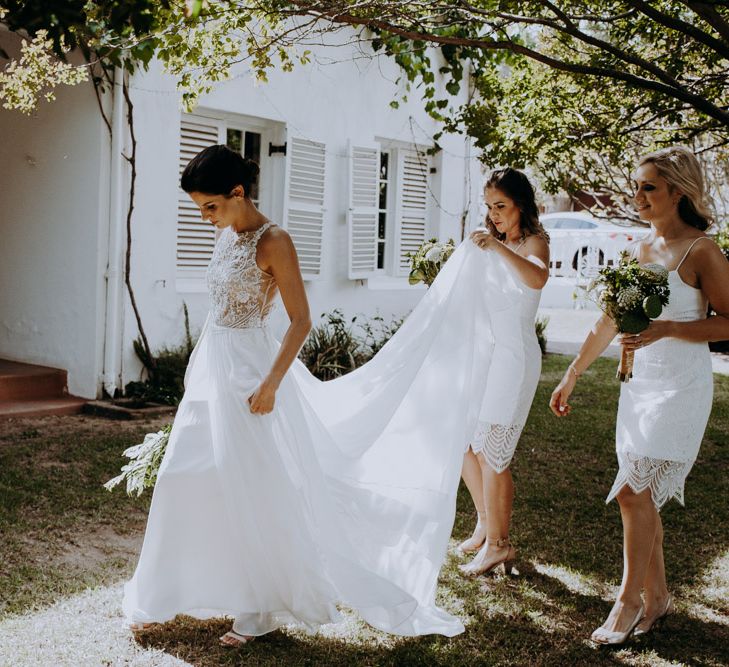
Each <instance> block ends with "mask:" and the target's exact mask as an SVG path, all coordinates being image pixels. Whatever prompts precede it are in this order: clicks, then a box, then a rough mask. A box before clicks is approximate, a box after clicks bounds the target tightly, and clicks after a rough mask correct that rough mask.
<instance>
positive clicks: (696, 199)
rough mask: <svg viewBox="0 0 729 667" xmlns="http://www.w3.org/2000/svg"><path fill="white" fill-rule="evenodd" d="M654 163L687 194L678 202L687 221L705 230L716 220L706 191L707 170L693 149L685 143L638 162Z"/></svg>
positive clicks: (681, 214)
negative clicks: (705, 174)
mask: <svg viewBox="0 0 729 667" xmlns="http://www.w3.org/2000/svg"><path fill="white" fill-rule="evenodd" d="M649 163H650V164H653V165H655V167H656V169H657V170H658V173H659V175H660V176H662V177H663V178H665V179H666V181H667V182H668V185H669V187H670V188H671V190H678V191H679V192H681V194H682V195H683V196H682V197H681V199H680V200H679V202H678V214H679V216H681V220H683V221H684V222H685V223H686V224H687V225H691V226H692V227H696V228H697V229H700V230H701V231H704V230H705V229H707V228H708V227H709V226H710V225H711V224H712V223H713V221H714V217H713V215H712V213H711V205H710V204H709V201H708V197H707V195H706V186H705V183H704V172H703V170H702V169H701V165H700V164H699V161H698V160H697V159H696V156H695V155H694V154H693V152H692V151H691V150H690V149H688V148H686V147H685V146H671V147H669V148H662V149H661V150H659V151H655V152H653V153H648V155H644V156H643V157H642V158H641V159H640V162H639V163H638V166H641V165H644V164H649Z"/></svg>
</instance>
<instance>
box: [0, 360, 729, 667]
mask: <svg viewBox="0 0 729 667" xmlns="http://www.w3.org/2000/svg"><path fill="white" fill-rule="evenodd" d="M567 363H568V360H567V358H566V357H561V356H557V355H549V356H547V357H545V362H544V368H543V373H542V381H541V383H540V386H539V390H538V393H537V396H536V399H535V401H534V405H533V408H532V412H531V414H530V418H529V422H528V424H527V427H526V428H525V430H524V433H523V435H522V438H521V442H520V444H519V448H518V450H517V455H516V458H515V461H514V465H513V472H514V478H515V483H516V500H515V506H514V521H513V532H512V538H513V541H514V543H515V545H516V547H517V550H518V555H519V559H518V562H519V565H518V568H519V574H518V575H517V576H514V577H505V576H503V575H496V576H490V577H479V578H476V579H465V578H463V577H462V576H461V575H460V573H459V572H458V569H457V566H458V564H459V563H461V562H462V560H463V559H462V558H461V557H459V556H457V555H456V553H455V551H453V550H452V551H451V553H450V555H449V558H448V560H447V563H446V566H445V567H444V569H443V571H442V576H441V586H440V589H439V599H440V603H441V604H442V605H443V606H444V607H446V608H448V609H449V610H451V611H452V612H454V613H457V614H458V615H459V616H460V617H461V618H463V620H464V622H465V623H466V632H465V633H464V634H462V635H460V636H458V637H455V638H453V639H446V638H443V637H421V638H393V637H389V636H387V635H384V634H382V633H378V632H375V631H372V630H371V629H369V628H368V627H367V626H365V625H364V624H362V623H361V622H359V621H357V620H356V618H355V617H353V616H351V615H347V618H348V622H347V623H346V624H345V625H344V626H342V627H335V628H333V629H332V628H330V629H325V630H324V631H322V632H320V633H319V634H317V635H313V636H309V635H306V634H304V633H303V632H298V631H288V630H287V631H285V632H283V631H280V632H274V633H272V634H271V635H268V636H266V637H264V638H261V639H259V640H257V641H256V642H254V643H253V644H251V645H250V646H248V647H245V648H244V649H242V650H240V651H233V652H231V651H229V650H226V649H223V648H219V647H218V646H217V644H216V638H217V636H218V635H219V634H222V633H223V632H224V631H225V630H227V629H228V626H229V623H228V622H226V621H224V620H214V621H207V622H200V621H195V620H193V619H190V618H184V617H181V618H179V619H178V620H176V621H175V622H173V623H168V624H166V625H164V626H161V627H158V628H155V629H153V630H151V631H149V632H148V633H146V634H145V635H144V636H143V637H141V638H140V640H139V641H140V642H142V643H143V644H145V645H148V646H153V647H155V648H161V649H164V650H166V651H168V652H169V653H171V654H174V655H177V656H178V657H180V658H181V659H183V660H187V661H188V662H190V663H191V664H194V665H196V666H197V667H206V666H212V665H235V664H246V665H347V664H351V665H355V664H357V665H449V666H455V665H530V666H542V665H544V666H546V665H555V666H556V665H560V666H561V665H668V664H675V665H679V664H685V665H707V666H708V665H726V664H728V663H729V507H728V505H727V498H729V475H727V472H728V471H729V470H728V469H729V448H727V446H726V445H727V443H729V377H722V376H716V382H715V398H714V409H713V413H712V416H711V420H710V422H709V428H708V430H707V432H706V437H705V439H704V443H703V445H702V449H701V453H700V455H699V459H698V461H697V463H696V466H695V468H694V470H693V471H692V473H691V475H690V476H689V479H688V481H687V485H686V503H687V507H686V508H685V509H684V508H681V507H680V506H679V505H677V504H676V503H675V502H671V503H669V504H668V505H667V506H666V507H665V508H664V510H663V512H662V517H663V521H664V525H665V528H666V564H667V570H668V578H669V586H670V588H671V589H672V590H673V591H674V592H675V593H676V594H677V598H678V599H677V607H678V612H677V614H676V615H675V616H673V617H671V618H670V619H669V621H668V623H667V624H666V626H665V627H664V629H663V630H661V631H660V632H658V633H655V634H653V635H650V636H648V637H645V638H642V639H639V640H638V639H636V640H633V641H632V642H631V643H630V644H629V645H628V646H627V647H625V648H622V649H618V650H609V649H608V650H606V649H597V648H595V647H594V646H592V645H591V644H590V643H589V642H588V641H587V637H588V636H589V634H590V632H591V631H592V629H593V628H594V627H596V626H597V625H599V624H600V623H601V622H602V620H603V619H604V617H605V615H606V614H607V612H608V611H609V609H610V606H611V602H610V597H611V595H613V594H614V587H615V586H617V584H618V583H619V580H620V575H621V561H622V555H621V526H620V518H619V512H618V508H617V506H616V504H615V503H611V504H610V505H605V502H604V498H605V496H606V494H607V492H608V490H609V488H610V486H611V484H612V481H613V478H614V475H615V470H616V464H615V453H614V445H613V434H614V429H615V414H616V410H617V397H618V390H619V386H618V383H617V382H616V381H615V379H614V373H615V361H613V360H599V361H598V362H596V363H595V364H594V365H593V368H591V369H590V370H589V371H588V372H587V373H586V374H585V375H584V376H583V377H582V378H581V379H580V381H579V384H578V388H577V390H576V393H575V394H574V397H573V399H572V401H571V403H572V405H573V412H572V414H571V415H570V417H569V418H568V419H562V420H558V419H556V418H554V417H553V416H552V415H551V413H550V412H549V410H548V408H547V402H548V397H549V394H550V392H551V391H552V389H553V387H554V386H555V384H556V383H557V381H558V380H559V378H560V377H561V374H562V371H563V370H564V368H565V367H566V365H567ZM686 409H687V410H690V409H691V406H686ZM74 419H75V420H76V421H74V420H73V419H66V421H65V422H63V423H64V424H65V426H64V427H63V428H56V427H54V425H55V424H60V423H61V422H54V421H47V422H45V421H43V420H36V422H34V426H33V427H26V428H24V427H23V425H22V423H20V422H18V423H16V424H15V425H14V426H13V427H7V426H6V427H4V426H3V425H2V424H0V535H2V540H1V541H0V617H2V616H3V615H7V614H12V613H19V612H24V611H28V610H31V609H34V608H38V607H42V606H45V605H48V604H49V603H51V602H53V601H55V600H58V599H61V598H63V597H65V596H67V595H69V594H72V593H74V592H77V591H80V590H82V589H83V588H85V587H88V586H93V585H100V584H107V583H110V582H114V581H119V580H120V579H122V578H124V577H127V576H128V575H129V574H130V572H131V570H132V568H133V566H134V561H135V551H134V547H133V545H134V544H135V542H134V540H138V538H139V534H140V532H141V531H142V530H143V526H144V517H145V512H146V508H147V504H148V501H149V499H148V497H147V498H142V499H130V498H127V497H126V496H125V495H124V494H123V492H121V491H117V492H114V493H109V492H107V491H106V490H104V489H103V488H102V487H101V484H102V483H103V482H104V481H106V480H107V479H108V478H109V477H111V476H112V475H113V474H115V473H116V471H117V470H118V468H119V465H120V464H121V462H122V461H121V459H120V452H121V451H122V449H124V448H125V447H126V446H128V445H129V444H130V443H134V442H137V441H138V440H140V439H141V437H142V436H143V435H144V433H145V432H146V431H148V430H151V429H152V428H153V427H154V428H156V427H157V426H158V425H159V424H158V423H156V424H140V425H127V426H125V427H123V428H122V427H120V426H119V425H117V424H114V423H110V422H106V421H104V420H100V419H89V418H86V419H83V420H79V418H74ZM46 424H47V425H48V426H47V427H46V426H45V425H46ZM69 424H70V426H69ZM473 520H474V513H473V509H472V507H471V505H470V500H469V497H468V494H467V492H466V490H465V488H463V487H462V488H461V490H460V493H459V499H458V512H457V516H456V524H455V528H454V539H453V541H452V544H453V546H455V544H457V542H458V541H460V540H461V539H463V538H465V537H466V536H467V535H468V534H469V533H470V530H471V528H472V524H473ZM99 535H101V536H102V537H104V539H102V540H99V539H97V540H96V542H95V543H94V544H95V545H96V546H95V547H94V550H93V553H94V554H95V555H94V557H93V558H87V559H84V558H78V557H76V558H72V557H70V556H69V554H71V555H72V554H73V552H74V548H75V547H74V544H72V543H71V542H75V543H76V547H78V549H77V551H79V553H81V554H83V553H88V549H86V548H85V547H86V546H87V545H88V543H89V540H92V541H93V539H92V538H94V536H96V537H97V538H98V537H99ZM110 536H112V537H113V536H115V539H114V540H109V539H108V537H110ZM115 540H116V541H115ZM125 540H126V541H125ZM100 542H101V544H100ZM104 544H106V548H104ZM119 544H122V545H125V548H124V549H120V548H118V545H119ZM130 545H132V546H130ZM110 658H113V656H110Z"/></svg>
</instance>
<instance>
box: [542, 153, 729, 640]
mask: <svg viewBox="0 0 729 667" xmlns="http://www.w3.org/2000/svg"><path fill="white" fill-rule="evenodd" d="M635 182H636V194H635V205H636V208H637V210H638V214H639V215H640V217H641V219H642V220H645V221H647V222H650V224H651V232H650V234H649V235H648V236H647V237H646V239H645V240H643V241H641V242H639V243H638V244H636V246H635V247H634V249H633V255H634V256H635V257H636V258H637V259H638V261H639V262H640V263H641V264H645V263H659V264H662V265H664V266H665V267H666V268H667V269H668V270H669V286H670V297H669V303H668V306H667V307H666V308H665V309H664V311H663V313H662V314H661V316H660V317H659V318H658V319H656V320H655V321H653V322H652V323H651V324H650V326H649V327H648V329H646V330H645V331H643V332H641V333H639V334H635V335H628V334H625V335H622V336H621V344H622V345H623V346H625V347H626V348H628V349H630V350H634V351H635V363H634V368H633V378H632V379H631V380H630V382H628V383H627V384H623V385H621V390H620V403H619V408H618V419H617V429H616V449H617V456H618V463H619V471H618V474H617V477H616V480H615V483H614V485H613V488H612V489H611V491H610V494H609V495H608V499H607V500H608V501H610V500H611V499H612V498H617V500H618V504H619V505H620V512H621V516H622V521H623V536H624V547H623V557H624V566H623V580H622V584H621V586H620V590H619V592H618V597H617V600H616V602H615V604H614V606H613V608H612V610H611V612H610V614H609V615H608V617H607V619H606V621H605V622H604V623H603V625H602V626H600V627H599V628H598V629H597V630H595V631H594V632H593V634H592V640H593V641H595V642H597V643H601V644H621V643H623V642H625V641H626V640H627V639H628V638H629V637H630V635H631V634H632V633H633V632H635V633H636V634H644V633H646V632H649V631H650V630H651V629H652V628H653V627H654V626H655V624H656V622H658V621H662V620H664V619H665V618H666V617H667V616H668V615H669V614H670V613H672V612H673V597H672V596H671V594H670V593H669V592H668V588H667V585H666V575H665V568H664V560H663V526H662V523H661V517H660V514H659V510H660V508H661V507H662V506H663V504H664V503H665V502H666V501H667V500H669V499H670V498H675V499H676V500H678V501H679V502H680V503H681V504H683V488H684V481H685V479H686V476H687V475H688V473H689V471H690V470H691V467H692V465H693V463H694V461H695V459H696V456H697V454H698V451H699V446H700V444H701V440H702V438H703V435H704V430H705V429H706V424H707V421H708V418H709V413H710V411H711V402H712V394H713V379H712V372H711V357H710V354H709V349H708V345H707V342H708V341H715V340H726V339H727V338H729V262H727V261H726V258H725V257H724V255H723V254H722V252H721V250H720V249H719V247H718V246H717V245H716V244H715V243H714V242H713V241H712V240H711V239H709V238H708V237H707V236H706V234H705V233H704V230H706V229H707V228H708V227H709V225H710V223H711V215H710V212H709V207H708V204H707V201H706V194H705V188H704V178H703V174H702V171H701V167H700V165H699V163H698V161H697V160H696V158H695V156H694V155H693V153H691V151H690V150H689V149H687V148H684V147H673V148H667V149H663V150H660V151H657V152H655V153H651V154H649V155H646V156H645V157H644V158H643V159H642V160H641V161H640V164H639V166H638V169H637V170H636V174H635ZM708 303H710V304H711V305H712V307H713V309H714V311H715V312H716V315H715V316H712V317H709V318H707V317H706V314H707V305H708ZM615 335H616V331H615V327H614V325H613V323H612V321H611V320H610V319H608V318H607V317H605V316H604V317H603V318H602V319H600V320H599V322H598V323H597V324H596V326H595V327H594V328H593V330H592V332H591V333H590V334H589V335H588V337H587V339H586V341H585V343H584V344H583V346H582V349H581V350H580V352H579V354H578V355H577V357H575V359H574V360H573V361H572V363H571V364H570V366H569V367H568V370H567V371H566V373H565V375H564V378H563V379H562V381H561V382H560V384H559V385H558V386H557V388H556V389H555V390H554V393H553V394H552V398H551V402H550V407H551V408H552V411H553V412H554V413H555V414H556V415H557V416H558V417H564V416H567V415H568V414H569V413H570V406H569V404H568V402H567V401H568V399H569V397H570V395H571V394H572V391H573V390H574V387H575V383H576V381H577V379H578V378H579V377H580V375H582V373H584V372H585V370H586V369H587V368H588V367H589V365H590V364H591V363H592V362H593V361H594V360H595V359H596V358H597V357H598V356H599V355H600V354H601V353H602V352H603V350H604V349H605V348H606V347H607V345H608V344H609V343H610V341H611V340H612V339H613V338H614V337H615ZM641 589H643V598H642V599H641Z"/></svg>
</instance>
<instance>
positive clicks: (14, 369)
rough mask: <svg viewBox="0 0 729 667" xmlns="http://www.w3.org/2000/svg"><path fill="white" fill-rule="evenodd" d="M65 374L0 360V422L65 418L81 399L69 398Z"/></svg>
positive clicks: (56, 370)
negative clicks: (39, 417)
mask: <svg viewBox="0 0 729 667" xmlns="http://www.w3.org/2000/svg"><path fill="white" fill-rule="evenodd" d="M67 377H68V374H67V373H66V371H64V370H61V369H59V368H49V367H47V366H38V365H35V364H25V363H21V362H18V361H7V360H5V359H0V418H3V417H5V418H7V417H31V416H33V417H35V416H39V415H68V414H76V413H78V412H81V408H82V407H83V405H84V403H85V402H86V401H84V400H83V399H80V398H76V397H75V396H69V394H68V389H67Z"/></svg>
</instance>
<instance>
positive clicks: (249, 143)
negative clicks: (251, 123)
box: [243, 132, 261, 165]
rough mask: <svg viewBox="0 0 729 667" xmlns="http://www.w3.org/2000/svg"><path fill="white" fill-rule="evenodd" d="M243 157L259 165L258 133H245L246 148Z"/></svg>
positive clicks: (259, 137)
mask: <svg viewBox="0 0 729 667" xmlns="http://www.w3.org/2000/svg"><path fill="white" fill-rule="evenodd" d="M243 156H244V157H247V158H248V159H249V160H253V161H254V162H255V163H256V164H259V165H260V164H261V135H260V134H258V132H246V146H245V152H244V153H243Z"/></svg>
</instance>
